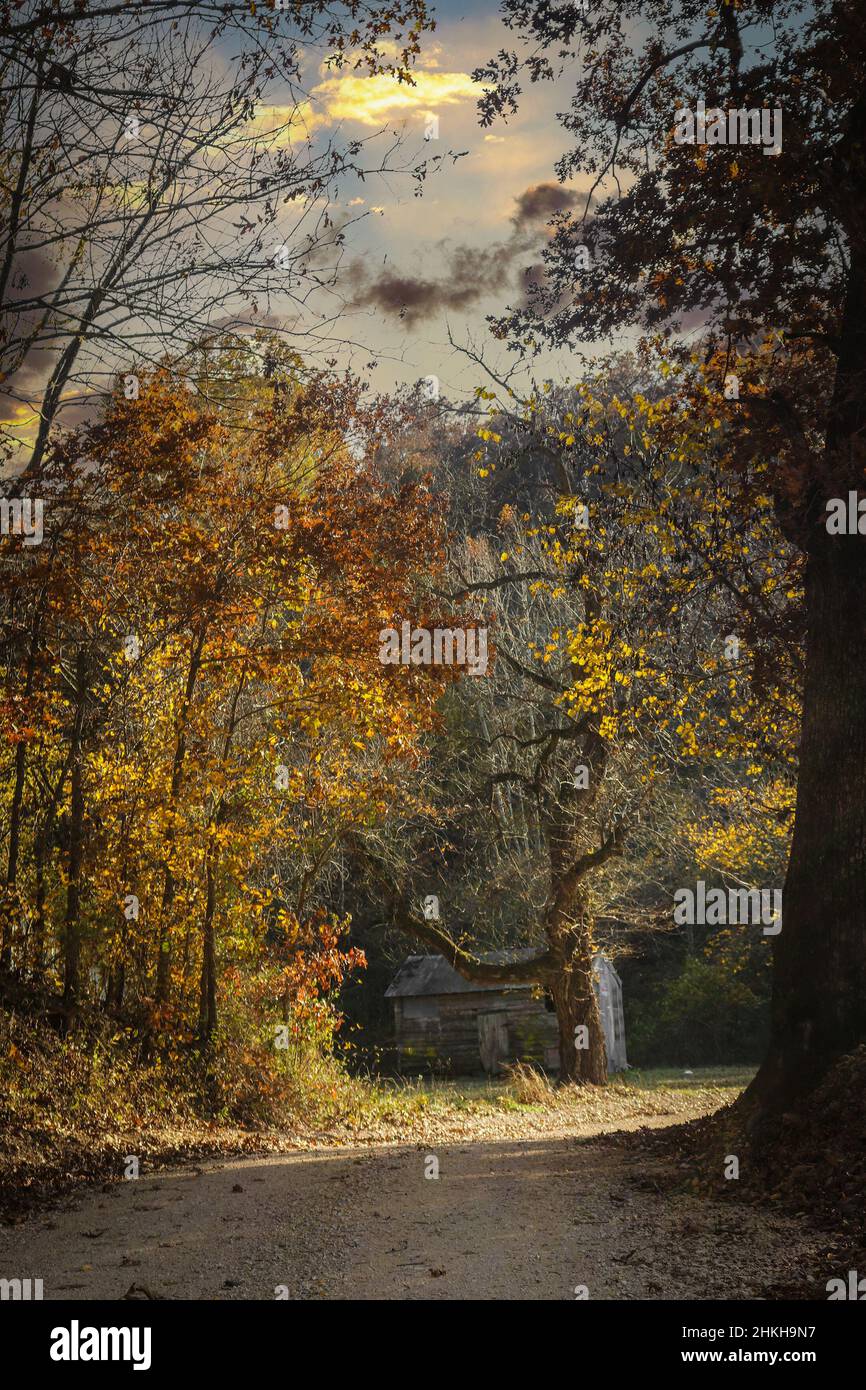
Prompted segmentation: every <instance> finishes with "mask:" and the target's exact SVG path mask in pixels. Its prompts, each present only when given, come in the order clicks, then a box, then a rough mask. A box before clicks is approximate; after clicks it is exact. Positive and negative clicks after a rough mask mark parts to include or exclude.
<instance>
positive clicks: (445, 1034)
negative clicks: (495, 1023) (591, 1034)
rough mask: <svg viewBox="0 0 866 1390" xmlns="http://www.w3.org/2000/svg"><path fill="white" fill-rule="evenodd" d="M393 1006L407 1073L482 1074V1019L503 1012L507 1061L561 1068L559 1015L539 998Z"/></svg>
mask: <svg viewBox="0 0 866 1390" xmlns="http://www.w3.org/2000/svg"><path fill="white" fill-rule="evenodd" d="M393 1002H394V1032H395V1038H396V1042H397V1055H398V1065H399V1069H400V1071H401V1072H403V1073H404V1074H406V1075H417V1074H420V1073H423V1072H441V1073H443V1074H446V1075H453V1076H471V1075H474V1074H476V1073H481V1072H483V1068H482V1066H481V1057H480V1055H479V1052H478V1015H479V1013H499V1012H502V1013H504V1014H505V1016H506V1022H507V1027H508V1061H509V1062H518V1061H524V1062H532V1063H533V1064H534V1065H535V1066H539V1067H545V1068H546V1069H547V1070H548V1071H555V1070H558V1068H559V1048H558V1037H559V1035H558V1031H557V1026H556V1015H555V1014H553V1013H551V1012H550V1011H549V1010H547V1009H546V1008H545V1007H544V1001H543V1000H541V999H533V998H532V997H531V996H530V995H527V994H517V993H513V992H506V993H503V994H497V993H495V992H494V991H492V990H491V991H486V992H484V993H479V994H472V993H466V994H438V995H428V996H425V997H422V998H420V999H395V1000H394V1001H393ZM407 1005H408V1006H409V1007H408V1008H407ZM419 1013H420V1014H422V1015H423V1016H420V1017H419V1016H418V1015H419Z"/></svg>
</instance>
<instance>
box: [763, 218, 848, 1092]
mask: <svg viewBox="0 0 866 1390" xmlns="http://www.w3.org/2000/svg"><path fill="white" fill-rule="evenodd" d="M864 392H866V251H864V248H863V246H862V245H860V246H859V248H857V249H855V250H854V251H853V252H852V265H851V273H850V281H849V288H848V296H847V302H846V305H845V315H844V321H843V325H842V332H841V334H840V339H839V358H838V364H837V372H836V382H835V388H834V394H833V400H832V402H831V405H830V410H829V420H830V425H829V428H828V434H827V444H826V457H825V466H824V469H823V476H821V477H819V478H818V479H816V480H815V484H814V487H813V491H812V495H811V496H810V497H807V498H805V499H804V503H805V519H804V533H803V538H802V543H803V545H804V548H805V549H806V551H807V570H806V608H807V636H806V669H805V679H804V689H803V727H802V735H801V742H800V771H799V780H798V785H797V811H796V820H795V824H794V837H793V841H792V845H791V857H790V861H789V864H788V875H787V879H786V883H785V890H784V894H783V903H782V930H781V932H780V934H779V936H778V937H776V938H775V940H774V943H773V949H774V967H775V969H774V980H773V1012H772V1034H771V1042H770V1049H769V1053H768V1056H767V1059H766V1061H765V1062H764V1065H763V1066H762V1067H761V1070H760V1072H759V1073H758V1076H757V1077H756V1078H755V1081H754V1082H753V1084H752V1086H751V1088H750V1092H749V1095H750V1097H751V1098H752V1099H756V1100H758V1101H759V1103H760V1104H761V1105H762V1107H764V1108H766V1109H779V1108H782V1107H784V1106H785V1105H786V1104H787V1103H788V1102H789V1101H790V1100H791V1098H792V1097H794V1096H796V1095H797V1094H800V1093H802V1092H804V1091H806V1090H808V1089H809V1088H810V1087H812V1086H813V1085H814V1084H815V1082H816V1081H818V1080H819V1079H820V1077H821V1076H822V1075H823V1073H824V1072H825V1071H826V1070H827V1068H828V1066H829V1065H830V1064H831V1063H832V1061H833V1060H834V1059H835V1058H836V1057H838V1056H840V1055H841V1054H842V1053H845V1052H848V1051H850V1050H851V1049H852V1048H855V1047H857V1045H858V1044H859V1043H861V1042H863V1041H864V1039H866V537H864V536H861V535H853V536H850V535H828V534H827V529H826V511H825V508H826V503H827V501H828V500H829V499H830V498H831V497H843V498H845V499H846V500H847V496H848V492H849V490H854V491H856V492H857V493H858V494H859V496H860V497H863V496H866V468H864V465H866V446H864V442H863V441H864V431H866V394H864Z"/></svg>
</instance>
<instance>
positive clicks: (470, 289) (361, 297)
mask: <svg viewBox="0 0 866 1390" xmlns="http://www.w3.org/2000/svg"><path fill="white" fill-rule="evenodd" d="M580 197H581V195H580V194H579V193H576V192H575V191H574V190H573V189H569V188H564V187H563V186H562V185H561V184H558V183H538V184H532V185H531V186H530V187H529V188H526V189H525V190H524V191H523V192H522V193H520V194H519V195H518V196H517V197H516V198H515V200H514V201H515V212H514V214H513V216H512V217H511V219H510V220H511V226H512V231H511V233H510V234H509V236H508V237H507V238H506V239H504V240H501V241H497V242H493V243H490V244H488V245H486V246H468V245H465V244H461V243H457V244H454V243H451V242H443V243H441V249H442V251H443V252H444V254H445V256H446V257H447V268H446V270H445V271H444V272H443V274H441V275H439V276H435V277H434V276H420V275H413V274H411V273H405V272H400V271H399V270H397V269H391V268H389V269H387V270H385V271H383V272H382V273H381V274H378V275H377V274H376V273H375V272H374V271H371V270H370V268H369V263H368V262H367V261H353V262H352V264H351V265H350V266H349V269H348V273H347V275H346V276H345V278H344V280H343V284H344V287H346V288H347V289H348V294H349V307H350V308H352V309H376V310H378V311H379V312H380V313H382V314H384V315H385V316H386V317H389V318H399V319H401V320H402V321H403V323H405V325H406V327H407V328H412V327H414V326H415V325H416V324H418V323H420V322H421V321H422V320H424V319H430V318H434V317H435V316H436V315H437V314H441V313H448V312H449V311H454V310H461V311H465V310H467V309H470V308H473V307H474V306H475V305H477V304H478V303H480V301H481V300H483V299H485V298H486V297H487V296H488V295H493V294H498V293H500V292H501V291H502V290H504V289H507V288H509V287H511V285H512V283H513V279H514V272H515V269H516V268H517V262H518V260H519V259H520V258H521V257H524V256H527V257H528V256H532V257H533V258H535V260H536V263H535V264H529V265H527V266H526V267H525V273H524V275H523V277H521V285H520V289H521V294H525V292H526V289H527V287H528V285H529V284H530V283H533V284H536V283H539V282H540V280H541V278H542V277H543V268H542V266H541V265H540V264H538V263H537V255H538V251H539V248H540V246H541V245H542V244H543V241H544V238H545V225H546V223H547V222H548V221H549V219H550V217H551V216H553V214H554V213H556V212H564V211H567V210H568V209H569V208H572V207H574V206H575V205H576V204H577V203H578V201H579V200H580Z"/></svg>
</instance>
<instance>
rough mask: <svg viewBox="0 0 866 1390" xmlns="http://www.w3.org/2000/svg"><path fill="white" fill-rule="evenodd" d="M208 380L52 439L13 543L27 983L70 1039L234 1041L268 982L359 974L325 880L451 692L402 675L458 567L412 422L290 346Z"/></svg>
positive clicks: (155, 382)
mask: <svg viewBox="0 0 866 1390" xmlns="http://www.w3.org/2000/svg"><path fill="white" fill-rule="evenodd" d="M263 359H267V363H268V369H267V374H266V375H265V374H263V369H262V363H263ZM198 367H199V373H198V376H197V382H198V383H199V384H200V385H203V386H206V388H207V389H204V390H199V391H197V392H195V393H191V392H190V391H189V390H187V387H186V381H185V374H184V372H183V371H182V370H179V369H178V366H177V364H172V363H165V364H163V366H162V367H161V368H159V369H158V370H156V371H151V372H148V371H146V370H145V369H142V371H141V381H140V385H141V389H140V391H139V393H138V396H137V398H135V399H130V398H128V397H127V396H126V395H125V393H124V391H123V388H122V383H119V384H118V386H117V389H116V391H115V393H114V395H113V397H112V398H111V400H110V401H109V402H108V403H107V405H106V407H105V409H104V411H103V412H102V415H101V416H100V418H99V419H97V420H95V421H92V422H91V423H90V424H89V425H87V426H85V427H81V428H80V429H79V430H77V431H72V432H65V433H64V434H62V435H61V436H60V437H59V438H57V439H55V440H53V441H52V444H51V448H50V450H49V453H48V455H47V457H46V459H45V460H44V461H43V464H42V465H41V468H40V475H39V476H40V486H42V485H43V484H44V490H45V492H46V495H47V496H48V498H49V499H50V505H49V506H48V508H47V509H46V534H45V536H44V539H43V545H42V546H39V547H35V548H33V549H31V550H29V551H28V550H27V549H26V547H24V545H23V543H22V542H21V541H20V539H19V538H18V537H17V536H15V535H10V536H8V537H4V538H3V542H2V549H0V560H2V562H3V568H2V570H0V577H2V598H3V600H4V608H3V618H4V622H3V628H2V631H0V651H2V654H3V658H4V663H5V665H6V669H7V673H8V679H7V686H8V688H9V690H10V692H11V695H10V698H9V699H8V700H7V701H6V702H5V703H4V706H3V709H2V715H3V722H2V725H0V728H2V735H3V751H4V755H5V756H4V759H3V763H2V770H3V777H2V780H0V796H2V799H3V803H4V810H5V808H6V807H7V806H8V807H10V808H12V809H15V808H16V807H17V811H16V819H15V825H16V827H17V831H16V833H17V838H18V850H17V851H16V853H17V859H16V874H15V877H14V880H13V882H12V884H11V885H10V887H11V888H14V894H13V893H12V892H11V891H10V894H9V902H8V908H9V910H8V913H7V917H6V922H5V932H4V942H3V945H4V965H5V967H6V970H5V976H4V978H3V979H0V985H3V986H4V987H5V986H6V985H7V984H8V983H9V982H10V981H11V980H17V981H19V982H20V981H30V982H38V984H39V985H40V986H43V987H45V986H47V987H48V988H49V989H51V988H52V987H54V986H56V985H58V984H62V1010H61V1012H62V1016H63V1018H64V1019H65V1020H66V1022H70V1023H71V1022H73V1021H74V1019H75V1017H76V1015H77V1014H78V1012H79V1011H80V1010H81V1009H82V1008H83V1007H88V1006H89V1007H93V1006H95V1005H98V1006H101V1007H102V1008H104V1009H105V1010H106V1011H107V1012H109V1013H111V1014H112V1015H113V1016H114V1017H117V1018H119V1019H122V1020H124V1022H126V1023H129V1024H130V1025H133V1026H134V1028H135V1030H136V1031H137V1032H138V1034H139V1035H140V1036H141V1037H142V1038H143V1039H144V1042H145V1047H146V1051H147V1052H148V1053H152V1051H153V1048H154V1046H155V1045H156V1044H158V1042H159V1041H160V1040H161V1039H166V1040H174V1041H178V1040H181V1041H187V1042H189V1041H192V1039H193V1038H196V1039H197V1041H198V1042H199V1043H200V1044H201V1045H203V1046H204V1045H207V1044H208V1043H209V1042H210V1040H211V1038H212V1037H213V1035H214V1032H215V1030H216V1028H217V1023H218V1003H219V997H220V981H221V980H225V979H226V978H227V976H228V975H230V973H231V971H233V970H234V971H237V970H238V969H239V968H240V966H241V965H243V966H245V967H246V974H245V978H247V979H248V978H249V977H250V976H252V975H254V974H255V973H256V966H257V965H258V966H259V967H261V970H262V973H263V974H264V975H266V976H267V980H266V981H260V983H261V984H262V986H263V988H262V993H263V996H266V997H268V998H272V994H271V985H272V984H273V982H274V980H275V979H276V978H280V979H281V980H282V991H281V996H280V997H281V1008H282V1010H283V1012H284V1013H285V1012H286V1011H288V1009H289V1007H290V1005H291V1007H294V997H295V994H296V993H297V992H298V991H300V994H301V995H303V997H304V998H305V999H309V997H310V996H311V995H312V994H313V993H315V991H316V989H318V988H319V987H321V988H326V987H329V982H330V984H333V982H334V981H335V980H337V979H339V978H340V975H341V972H342V970H343V969H344V968H349V966H350V965H351V963H352V962H353V960H355V959H356V957H354V956H352V953H344V952H342V951H340V950H339V949H338V945H337V942H338V938H339V937H340V935H341V934H342V933H343V931H344V930H345V914H343V915H342V918H340V919H337V918H336V917H335V915H334V914H332V913H328V912H327V911H325V910H324V905H323V903H322V900H321V896H320V895H318V894H317V885H318V882H319V880H320V879H321V878H322V877H323V876H325V875H326V874H327V873H328V872H329V871H330V869H331V866H332V863H333V861H334V859H335V857H337V855H338V851H339V846H340V843H341V841H342V840H344V839H345V838H347V837H348V836H349V835H350V834H351V833H353V831H354V830H355V828H356V827H357V826H358V825H366V826H370V825H373V824H375V823H376V822H377V820H378V819H380V818H381V817H382V816H383V815H384V814H385V812H386V811H387V808H388V805H389V804H390V802H391V800H392V799H393V798H394V797H395V796H396V795H397V788H398V784H399V777H398V769H399V768H400V767H401V766H402V764H403V763H404V762H405V761H407V760H408V761H411V760H412V758H413V757H414V756H415V745H416V741H417V739H418V738H419V737H421V736H422V734H423V732H424V730H425V728H426V727H427V725H428V724H429V722H430V720H431V718H432V713H433V705H434V701H435V693H436V690H437V688H438V683H437V682H436V681H433V682H431V681H429V680H420V679H418V678H417V677H416V676H415V674H414V673H412V672H404V673H401V675H402V676H404V677H405V678H397V679H395V678H394V676H393V674H392V673H391V672H389V671H388V670H387V669H386V668H385V667H383V665H382V663H381V662H380V660H379V642H378V630H379V623H380V621H388V620H393V619H394V617H395V613H397V612H399V611H401V610H402V611H405V609H406V607H407V606H409V605H410V603H411V599H412V595H413V593H414V590H415V586H416V572H417V569H418V566H419V562H420V558H423V562H424V563H425V564H429V565H431V566H433V567H434V569H435V566H436V563H437V557H438V555H439V553H440V540H439V533H440V519H439V514H438V510H437V508H436V506H435V505H434V504H433V503H432V499H431V498H430V496H429V493H428V491H427V490H426V489H425V487H424V486H423V484H421V483H417V482H416V483H412V482H407V483H406V484H405V485H402V486H399V485H398V486H395V487H393V488H386V487H384V486H383V484H382V483H381V480H379V479H377V477H376V475H375V469H374V461H375V454H376V450H377V448H378V447H379V445H380V443H381V440H382V438H383V437H384V436H385V435H386V434H387V431H388V430H390V429H395V428H397V427H398V426H399V420H400V412H399V411H396V412H395V411H393V410H392V409H391V408H390V407H389V406H388V405H387V403H376V402H372V403H369V402H368V403H366V404H365V403H364V402H362V401H361V399H360V396H359V389H358V386H357V383H353V382H351V381H348V380H342V381H335V380H332V379H330V378H325V377H323V376H322V375H321V374H319V373H316V372H308V371H305V369H304V368H303V365H302V364H301V363H300V362H299V361H298V359H297V357H296V356H295V355H294V354H292V353H290V352H288V351H286V350H285V349H284V348H282V347H281V345H280V344H279V343H278V342H277V341H276V340H275V339H269V340H267V341H263V342H259V343H253V344H251V343H248V342H238V341H237V340H234V339H227V340H226V339H223V340H221V341H219V342H211V343H209V344H208V345H207V350H206V351H203V352H202V354H201V355H200V360H199V361H198ZM205 378H206V380H205ZM350 440H351V441H352V444H351V447H350V443H349V441H350ZM371 614H372V615H373V616H372V617H371ZM37 628H38V634H39V642H38V650H39V653H40V661H39V663H38V664H37V665H35V666H34V674H33V680H32V682H31V687H30V690H29V693H28V691H27V683H26V673H27V672H28V671H29V670H30V668H31V666H33V663H32V662H31V657H30V641H29V634H30V633H31V632H33V631H34V630H36V629H37ZM22 743H24V744H25V745H26V747H27V749H28V751H29V753H30V756H29V758H28V759H26V760H25V761H24V763H23V768H24V773H23V782H22V786H21V789H20V791H19V779H18V767H19V759H18V748H19V746H20V745H21V744H22ZM5 823H6V817H5V816H4V824H5ZM276 958H278V963H275V960H276ZM264 963H267V965H265V964H264ZM58 1007H59V1006H58Z"/></svg>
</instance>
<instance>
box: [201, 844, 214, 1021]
mask: <svg viewBox="0 0 866 1390" xmlns="http://www.w3.org/2000/svg"><path fill="white" fill-rule="evenodd" d="M216 857H217V850H216V845H215V844H214V843H213V842H212V843H211V845H210V846H209V847H208V855H207V889H206V896H205V911H204V923H203V925H202V955H201V979H200V982H199V1006H198V1035H199V1041H200V1042H202V1043H204V1044H207V1043H209V1042H210V1040H211V1038H212V1037H213V1034H214V1032H215V1031H216V1026H217V992H216V933H215V918H216V902H217V893H216V867H217V866H216V862H215V861H216Z"/></svg>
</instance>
